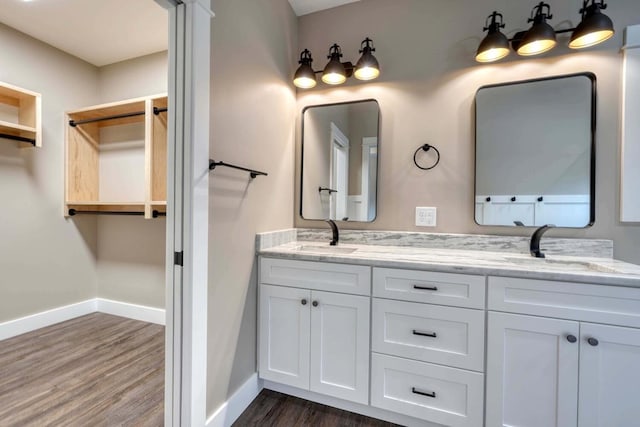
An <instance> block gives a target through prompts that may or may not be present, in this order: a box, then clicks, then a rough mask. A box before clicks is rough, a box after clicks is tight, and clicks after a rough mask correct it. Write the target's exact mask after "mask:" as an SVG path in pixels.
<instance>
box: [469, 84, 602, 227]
mask: <svg viewBox="0 0 640 427" xmlns="http://www.w3.org/2000/svg"><path fill="white" fill-rule="evenodd" d="M594 117H595V76H594V75H593V74H590V73H585V74H577V75H571V76H561V77H554V78H547V79H538V80H530V81H525V82H515V83H508V84H501V85H493V86H485V87H482V88H480V89H479V90H478V92H477V94H476V191H475V197H476V198H475V220H476V222H477V223H478V224H479V225H505V226H541V225H544V224H554V225H556V226H558V227H587V226H589V225H591V224H592V223H593V221H594V219H595V218H594V217H595V214H594V203H593V202H594V182H595V180H594V166H593V165H594V164H595V160H594V157H593V144H594V137H593V135H594V132H595V118H594Z"/></svg>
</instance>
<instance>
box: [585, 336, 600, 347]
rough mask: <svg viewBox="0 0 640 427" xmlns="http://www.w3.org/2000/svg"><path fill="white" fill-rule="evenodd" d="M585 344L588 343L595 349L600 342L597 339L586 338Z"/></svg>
mask: <svg viewBox="0 0 640 427" xmlns="http://www.w3.org/2000/svg"><path fill="white" fill-rule="evenodd" d="M587 342H588V343H589V345H592V346H593V347H595V346H597V345H598V344H600V342H599V341H598V340H597V339H595V338H593V337H591V338H588V339H587Z"/></svg>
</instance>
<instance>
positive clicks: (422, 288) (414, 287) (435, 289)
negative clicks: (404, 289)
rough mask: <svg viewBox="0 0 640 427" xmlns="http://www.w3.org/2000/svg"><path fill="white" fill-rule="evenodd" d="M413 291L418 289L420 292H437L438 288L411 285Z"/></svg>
mask: <svg viewBox="0 0 640 427" xmlns="http://www.w3.org/2000/svg"><path fill="white" fill-rule="evenodd" d="M413 289H418V290H420V291H437V290H438V288H437V287H435V286H420V285H413Z"/></svg>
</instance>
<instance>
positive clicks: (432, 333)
mask: <svg viewBox="0 0 640 427" xmlns="http://www.w3.org/2000/svg"><path fill="white" fill-rule="evenodd" d="M413 335H420V336H421V337H431V338H436V337H437V335H436V333H435V332H420V331H417V330H415V329H414V330H413Z"/></svg>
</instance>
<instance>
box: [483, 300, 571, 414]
mask: <svg viewBox="0 0 640 427" xmlns="http://www.w3.org/2000/svg"><path fill="white" fill-rule="evenodd" d="M488 325H489V326H488V340H487V410H486V414H487V417H486V420H487V424H486V425H487V427H497V426H500V427H502V426H505V427H506V426H518V427H541V426H545V427H571V426H576V424H577V417H578V347H579V343H578V342H577V340H578V337H579V335H580V334H579V330H580V329H579V324H578V322H572V321H568V320H557V319H548V318H543V317H533V316H520V315H515V314H505V313H495V312H489V320H488ZM574 338H575V339H574ZM571 341H573V342H571Z"/></svg>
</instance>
